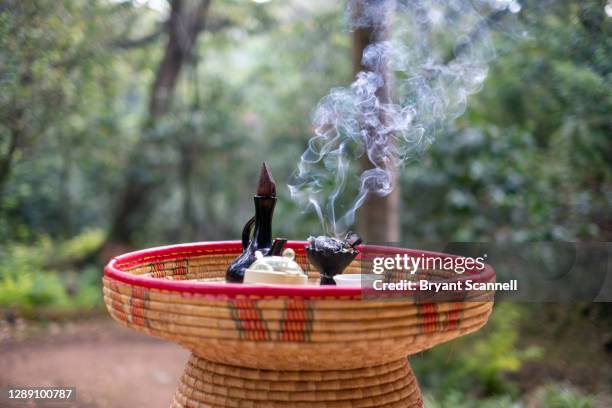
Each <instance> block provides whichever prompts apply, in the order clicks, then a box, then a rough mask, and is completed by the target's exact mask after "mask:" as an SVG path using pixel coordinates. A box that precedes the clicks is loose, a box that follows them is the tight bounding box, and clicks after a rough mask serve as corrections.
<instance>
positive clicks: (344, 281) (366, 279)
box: [334, 273, 383, 288]
mask: <svg viewBox="0 0 612 408" xmlns="http://www.w3.org/2000/svg"><path fill="white" fill-rule="evenodd" d="M380 279H383V275H374V274H365V273H350V274H347V275H336V276H334V281H335V282H336V286H353V287H360V286H363V287H368V288H369V287H372V285H373V284H374V281H377V280H380ZM362 282H363V283H362Z"/></svg>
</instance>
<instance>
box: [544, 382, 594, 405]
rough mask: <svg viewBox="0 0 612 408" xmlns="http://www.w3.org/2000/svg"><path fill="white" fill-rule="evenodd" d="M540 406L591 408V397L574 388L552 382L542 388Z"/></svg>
mask: <svg viewBox="0 0 612 408" xmlns="http://www.w3.org/2000/svg"><path fill="white" fill-rule="evenodd" d="M541 394H542V396H541V399H542V406H544V407H547V408H591V407H593V399H592V398H590V397H588V396H584V395H582V394H581V393H580V392H578V391H576V390H575V389H573V388H571V387H568V386H563V385H559V384H552V385H549V386H548V387H546V388H544V389H543V390H542V393H541Z"/></svg>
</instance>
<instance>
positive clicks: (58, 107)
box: [0, 0, 612, 407]
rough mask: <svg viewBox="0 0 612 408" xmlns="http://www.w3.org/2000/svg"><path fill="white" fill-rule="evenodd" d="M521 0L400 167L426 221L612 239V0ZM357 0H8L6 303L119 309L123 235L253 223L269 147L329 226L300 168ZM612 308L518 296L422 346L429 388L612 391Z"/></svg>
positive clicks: (527, 395)
mask: <svg viewBox="0 0 612 408" xmlns="http://www.w3.org/2000/svg"><path fill="white" fill-rule="evenodd" d="M501 3H503V2H501ZM514 3H516V2H514ZM517 4H520V6H521V9H520V11H518V13H516V17H515V18H518V20H519V21H520V22H521V27H522V28H521V29H525V30H526V33H527V35H524V36H522V35H521V36H516V35H507V33H504V34H500V35H496V36H495V41H496V44H495V45H496V49H497V50H498V53H499V55H498V56H497V58H496V59H495V60H494V61H493V62H492V64H491V67H490V71H489V76H488V78H487V80H486V83H485V86H484V89H483V90H482V91H481V92H480V93H478V94H477V95H474V96H473V97H472V99H471V100H470V104H469V108H468V111H467V112H466V114H465V115H464V116H462V117H461V118H460V119H459V120H457V121H456V122H455V123H454V124H453V126H452V128H449V129H447V130H445V131H444V132H443V133H442V134H440V135H438V136H437V138H436V141H435V142H434V144H433V146H432V147H431V148H430V149H429V150H428V151H427V152H426V153H425V154H424V155H423V157H422V158H421V159H420V160H418V161H415V162H413V163H411V164H409V165H408V166H407V168H406V169H405V170H403V171H402V173H401V174H400V180H401V189H400V191H401V194H402V196H401V198H400V202H401V206H400V211H401V212H400V217H399V218H400V220H401V236H402V241H404V242H410V243H417V244H418V243H419V242H424V241H428V242H447V241H497V242H504V241H507V242H529V241H550V240H559V241H576V240H579V241H610V239H611V238H612V211H611V209H612V206H611V204H612V119H611V118H612V3H608V2H607V1H606V0H573V1H570V0H567V1H550V0H545V1H535V0H524V1H520V2H518V3H517ZM343 11H344V6H343V4H340V3H337V2H327V1H323V0H319V1H297V0H292V1H283V2H281V1H264V0H258V1H238V0H224V1H216V0H172V1H165V0H151V1H144V0H140V1H136V0H134V1H119V0H113V1H110V0H106V1H105V0H88V1H84V0H83V1H80V0H53V1H51V0H40V1H20V0H0V308H2V310H4V311H5V317H6V319H4V320H6V321H7V322H9V323H5V324H12V323H11V322H13V323H14V321H15V319H23V318H26V319H35V320H43V321H45V320H53V319H57V318H58V316H61V317H62V318H64V317H65V316H66V315H69V316H72V317H78V316H79V315H84V314H88V313H97V312H98V311H99V310H101V304H102V302H101V289H100V276H101V265H102V264H103V263H104V262H105V261H106V260H107V259H108V257H109V256H110V255H111V254H115V253H117V252H124V251H127V250H130V249H134V248H141V247H148V246H155V245H162V244H166V243H175V242H185V241H197V240H220V239H236V238H237V237H238V236H239V231H240V230H241V228H242V225H243V224H244V222H245V221H246V220H247V219H248V218H249V217H250V213H251V211H252V202H251V196H252V194H253V193H254V191H253V190H254V185H255V181H256V177H257V174H258V169H259V166H260V164H261V161H262V160H264V159H265V160H266V161H267V162H268V163H269V165H270V167H271V169H272V171H273V174H274V175H275V178H276V180H277V184H278V186H279V195H280V200H279V203H278V205H277V213H276V217H275V219H276V222H275V226H274V227H275V233H276V235H279V236H286V237H288V238H291V239H304V238H306V237H307V236H308V235H309V234H312V233H318V232H320V226H319V224H318V221H317V220H316V219H315V217H314V216H313V214H303V213H302V212H301V211H300V210H299V208H298V207H297V206H296V204H295V203H293V202H292V201H291V200H290V198H289V192H288V190H287V188H286V183H287V181H288V179H289V177H290V176H291V174H292V173H293V171H294V170H295V167H296V162H297V160H298V158H299V156H300V155H301V153H302V152H303V150H304V148H305V146H306V142H307V140H308V139H309V137H310V136H311V134H312V132H311V128H310V113H311V112H312V110H313V108H314V107H315V106H316V104H317V102H318V100H319V99H320V98H321V97H322V96H324V95H326V94H327V93H328V91H329V89H330V88H331V87H334V86H340V85H346V84H348V83H350V82H351V81H352V76H353V66H352V54H351V53H352V51H351V50H352V46H353V44H352V37H351V33H350V32H349V31H347V27H346V21H345V20H344V18H343ZM610 319H611V318H610V308H606V307H604V305H596V304H590V305H575V304H574V305H545V306H542V305H535V306H532V305H515V304H502V305H499V306H497V307H496V312H495V313H494V316H493V319H492V322H491V324H489V326H487V328H486V330H484V331H483V332H482V333H479V334H478V335H474V336H470V337H468V338H467V339H465V340H461V341H459V342H454V343H453V344H451V345H449V346H448V347H446V346H444V347H440V348H438V349H437V350H434V351H433V352H431V353H425V354H423V355H422V356H418V357H417V358H416V360H415V362H414V366H415V370H416V371H417V374H418V375H417V376H418V378H420V380H421V382H422V385H423V388H424V390H425V391H426V395H427V398H428V405H427V406H431V407H448V406H453V407H462V406H465V407H476V406H481V407H523V406H524V407H540V406H546V407H590V406H612V400H610V399H609V398H610V394H611V391H610V390H611V386H612V376H611V375H610V370H611V369H610V367H611V366H612V364H611V363H612V359H611V354H610V353H611V351H612V331H611V330H610ZM602 401H605V402H602Z"/></svg>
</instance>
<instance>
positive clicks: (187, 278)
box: [103, 242, 495, 407]
mask: <svg viewBox="0 0 612 408" xmlns="http://www.w3.org/2000/svg"><path fill="white" fill-rule="evenodd" d="M288 246H289V247H291V248H293V249H294V250H295V251H296V255H297V257H296V260H297V261H298V263H300V265H301V266H302V267H303V268H304V269H305V270H306V271H309V275H310V278H311V280H312V281H313V282H314V281H316V280H318V274H317V273H316V272H314V271H313V268H312V267H311V266H310V265H308V263H307V260H306V256H305V253H304V249H303V248H304V246H305V243H304V242H290V243H288ZM364 249H373V250H374V251H375V252H377V253H378V252H380V253H389V254H390V253H393V254H395V253H398V252H404V253H408V254H413V252H412V251H410V250H401V249H398V248H383V247H364V248H362V253H369V252H370V251H364ZM240 250H241V247H240V243H239V242H211V243H198V244H189V245H176V246H170V247H163V248H156V249H152V250H146V251H140V252H135V253H131V254H127V255H123V256H120V257H117V258H115V259H113V260H112V261H111V262H110V263H109V264H108V265H107V267H106V268H105V276H104V279H103V283H104V299H105V302H106V305H107V308H108V311H109V313H110V314H111V316H112V317H113V318H114V319H115V320H117V321H119V322H120V323H122V324H124V325H126V326H128V327H131V328H133V329H136V330H139V331H141V332H144V333H147V334H149V335H153V336H156V337H160V338H163V339H167V340H171V341H175V342H177V343H179V344H181V345H183V346H184V347H187V348H188V349H190V350H191V351H192V352H193V356H192V359H191V360H190V363H189V364H188V366H187V368H186V371H185V374H184V376H183V378H182V382H181V386H180V387H179V389H178V390H177V394H176V396H175V400H174V403H173V404H174V406H190V407H191V406H206V407H234V406H235V407H259V406H266V407H276V406H303V407H314V406H320V407H345V406H359V407H374V406H377V407H383V406H389V407H395V406H402V407H405V406H420V404H421V402H420V393H419V392H418V387H417V385H416V381H414V380H413V377H412V374H411V372H410V371H409V368H408V366H407V365H406V366H405V367H406V368H402V369H403V370H405V372H404V374H403V375H402V378H401V379H395V380H393V381H395V382H393V381H391V380H390V382H388V383H386V384H387V386H386V388H385V387H381V386H380V384H379V385H375V384H376V381H383V380H382V377H381V378H377V379H375V378H371V382H368V381H365V380H364V375H365V374H364V373H365V372H370V371H371V370H374V369H375V367H390V366H389V365H393V364H399V363H398V362H404V363H405V362H406V356H408V355H410V354H414V353H417V352H420V351H422V350H425V349H428V348H431V347H433V346H435V345H436V344H439V343H441V342H444V341H448V340H451V339H453V338H456V337H459V336H462V335H465V334H468V333H470V332H474V331H476V330H478V329H479V328H480V327H482V326H483V325H484V324H485V323H486V321H487V319H488V317H489V314H490V312H491V309H492V305H493V304H492V302H491V301H488V300H482V301H469V302H468V301H456V302H431V301H430V302H417V301H415V300H414V299H410V298H400V299H394V300H384V299H373V300H371V299H362V293H361V289H360V288H340V287H334V286H327V287H320V286H316V285H311V286H310V285H309V286H306V287H304V286H299V287H296V286H265V285H241V284H225V283H222V282H219V281H220V280H221V279H222V277H223V276H224V274H225V270H226V268H227V265H228V264H229V263H230V262H231V260H233V259H234V258H235V256H236V255H237V254H238V253H239V252H240ZM419 253H421V251H419ZM367 264H368V260H367V259H356V260H355V261H353V263H352V264H351V265H350V266H349V268H348V270H347V271H346V272H345V273H358V272H360V270H361V267H362V266H363V265H366V267H367ZM423 274H426V275H427V276H432V275H434V276H438V277H439V278H444V277H445V276H447V273H446V272H442V271H425V272H421V273H419V274H417V275H414V276H413V277H412V278H414V279H418V278H419V277H422V276H421V275H423ZM398 276H399V273H398ZM462 277H464V278H467V277H469V279H471V280H474V281H481V282H493V281H494V279H495V275H494V273H493V271H492V269H491V268H490V267H487V268H486V269H485V270H484V271H482V272H480V273H478V274H474V273H471V274H468V273H466V274H464V275H462ZM450 278H451V277H449V279H450ZM452 278H454V279H456V276H453V277H452ZM485 295H486V294H485ZM489 295H490V294H489ZM490 298H491V297H489V299H490ZM198 367H199V368H198ZM228 367H229V368H228ZM215 370H216V371H215ZM219 370H230V371H232V372H234V373H242V374H233V375H232V376H230V375H229V374H228V375H226V376H225V377H224V376H222V377H218V378H220V380H219V381H221V380H222V381H227V382H228V383H227V385H224V384H217V383H215V382H214V381H213V380H212V374H211V372H215V373H217V372H218V371H219ZM337 370H345V371H337ZM368 370H370V371H368ZM385 370H387V371H389V370H390V369H385ZM387 371H385V373H384V374H385V375H387V374H388V373H387ZM396 371H397V369H396ZM396 371H393V372H396ZM339 372H341V373H344V374H346V375H347V378H346V379H345V380H346V381H345V382H342V381H340V382H338V384H340V385H337V387H338V388H337V389H334V390H327V391H325V392H323V391H322V390H323V389H324V388H321V387H329V386H330V385H329V381H331V380H330V378H333V375H337V374H333V373H339ZM254 373H257V375H264V376H266V375H267V376H268V377H270V376H272V377H274V376H278V377H279V378H282V379H283V381H284V382H283V381H281V382H278V381H276V382H274V383H273V384H272V383H269V382H265V381H264V379H263V378H259V377H257V378H252V379H251V382H249V381H247V379H246V378H247V377H245V376H251V377H252V376H254V375H255V374H254ZM351 373H353V374H351ZM215 375H217V374H215ZM317 375H318V376H319V377H320V378H319V379H318V380H315V379H312V378H314V377H313V376H315V377H316V376H317ZM381 375H382V374H381ZM389 375H390V374H389ZM330 376H332V377H330ZM230 377H231V378H230ZM249 378H250V377H249ZM291 378H297V379H296V380H291ZM309 378H310V379H309ZM322 378H325V381H322V380H321V379H322ZM384 378H388V377H384ZM389 378H390V377H389ZM231 381H233V382H232V383H231V384H234V383H235V381H242V382H240V384H248V385H249V386H250V387H251V388H250V390H251V392H246V390H245V387H246V385H241V386H235V385H231V384H230V382H231ZM262 381H263V382H262ZM266 381H267V380H266ZM292 381H293V382H292ZM410 381H412V382H410ZM332 382H333V381H332ZM334 384H335V382H334ZM341 384H344V385H341ZM410 384H413V385H412V386H411V387H412V388H409V386H410ZM270 387H272V388H274V387H276V388H278V387H281V388H278V390H277V391H275V392H272V391H273V390H272V388H270ZM282 387H285V388H286V389H283V388H282ZM291 387H295V390H293V388H291ZM402 387H403V388H402ZM276 388H274V389H276ZM383 389H384V390H383ZM389 390H396V391H393V392H391V391H389ZM410 390H412V391H410ZM281 391H282V392H281ZM332 391H333V392H332ZM400 391H401V392H400ZM409 391H410V392H409ZM402 393H403V394H402ZM317 395H318V396H317ZM390 395H395V396H396V397H397V398H396V400H393V398H392V397H390ZM401 395H404V397H401ZM283 398H284V399H283ZM266 401H268V403H266ZM283 401H284V402H283ZM287 401H292V403H291V404H287ZM408 401H411V402H410V403H408ZM368 404H369V405H368Z"/></svg>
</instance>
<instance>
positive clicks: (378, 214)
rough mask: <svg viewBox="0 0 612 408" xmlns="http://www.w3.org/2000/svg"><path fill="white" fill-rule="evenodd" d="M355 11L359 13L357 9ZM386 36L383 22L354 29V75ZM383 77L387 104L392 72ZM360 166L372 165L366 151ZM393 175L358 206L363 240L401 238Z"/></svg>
mask: <svg viewBox="0 0 612 408" xmlns="http://www.w3.org/2000/svg"><path fill="white" fill-rule="evenodd" d="M369 1H373V0H367V1H366V2H365V3H368V2H369ZM382 3H383V5H381V6H380V7H384V6H385V5H384V4H386V6H388V7H389V8H390V9H389V10H387V11H390V10H391V7H392V3H393V2H382ZM356 12H357V13H359V10H357V11H356ZM357 15H358V14H357ZM388 36H389V27H388V26H384V25H381V26H378V27H357V28H355V30H354V31H353V71H354V73H355V74H357V73H358V72H359V71H362V70H364V67H363V66H362V65H361V59H362V55H363V51H364V50H365V49H366V47H367V46H368V45H370V44H372V43H376V42H379V41H385V40H386V39H387V38H388ZM383 76H384V79H385V84H384V86H383V87H382V88H380V89H379V90H378V92H377V96H378V99H379V100H380V102H381V103H389V102H391V89H390V83H391V81H392V78H391V73H390V72H389V70H387V69H385V70H384V72H383ZM361 167H362V171H364V170H367V169H370V168H372V167H374V166H373V164H372V163H371V162H370V160H369V158H368V156H367V155H366V154H364V155H363V156H362V158H361ZM394 173H395V172H394ZM393 178H394V180H393V185H394V186H395V187H394V189H393V191H392V192H391V194H389V195H387V196H385V197H379V196H376V195H373V194H369V195H368V197H367V198H366V200H365V202H364V204H363V206H362V207H361V208H360V209H359V214H358V219H357V227H358V229H359V233H360V234H361V236H362V237H363V238H364V240H365V241H366V242H369V243H384V242H398V241H399V239H400V217H399V211H400V188H399V180H397V174H394V175H393Z"/></svg>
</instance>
